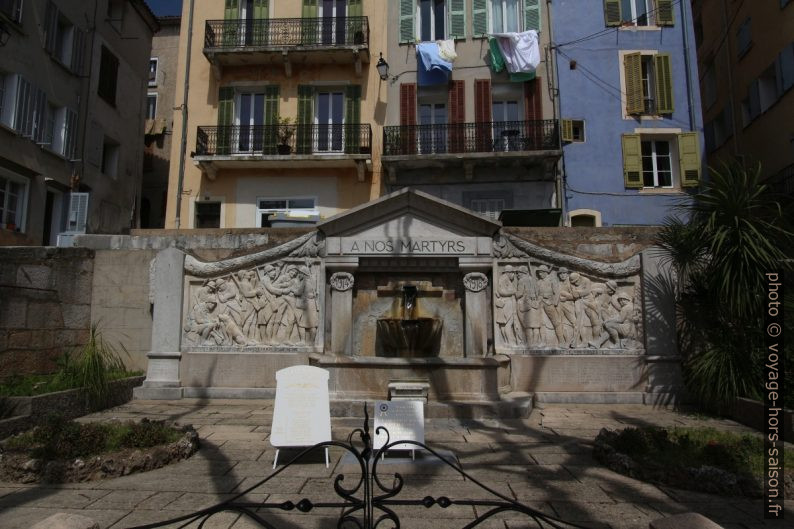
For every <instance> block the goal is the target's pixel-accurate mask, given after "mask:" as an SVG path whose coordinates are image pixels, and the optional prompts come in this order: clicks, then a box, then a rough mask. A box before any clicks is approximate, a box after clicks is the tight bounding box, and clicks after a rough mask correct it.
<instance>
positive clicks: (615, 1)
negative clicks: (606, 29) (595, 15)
mask: <svg viewBox="0 0 794 529" xmlns="http://www.w3.org/2000/svg"><path fill="white" fill-rule="evenodd" d="M604 19H605V20H606V24H607V26H619V25H621V24H622V23H623V13H621V12H620V0H604Z"/></svg>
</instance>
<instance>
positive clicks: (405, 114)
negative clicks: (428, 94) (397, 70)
mask: <svg viewBox="0 0 794 529" xmlns="http://www.w3.org/2000/svg"><path fill="white" fill-rule="evenodd" d="M400 125H403V127H402V128H401V129H400V131H401V132H400V137H399V140H398V141H399V146H393V150H395V151H399V152H400V153H402V154H413V153H415V152H416V128H415V127H414V125H416V83H401V84H400Z"/></svg>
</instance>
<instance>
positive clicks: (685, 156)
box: [678, 132, 701, 187]
mask: <svg viewBox="0 0 794 529" xmlns="http://www.w3.org/2000/svg"><path fill="white" fill-rule="evenodd" d="M678 160H679V163H680V166H681V186H682V187H696V186H697V185H698V184H699V183H700V167H701V164H700V138H699V137H698V133H697V132H684V133H682V134H679V135H678Z"/></svg>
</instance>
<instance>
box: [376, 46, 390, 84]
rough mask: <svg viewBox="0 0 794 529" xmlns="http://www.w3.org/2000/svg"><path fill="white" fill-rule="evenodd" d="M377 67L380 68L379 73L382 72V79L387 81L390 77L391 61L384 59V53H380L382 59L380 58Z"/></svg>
mask: <svg viewBox="0 0 794 529" xmlns="http://www.w3.org/2000/svg"><path fill="white" fill-rule="evenodd" d="M375 68H377V69H378V74H380V78H381V81H385V80H386V79H388V78H389V63H387V62H386V61H385V60H384V59H383V53H381V54H380V59H378V63H377V64H376V65H375Z"/></svg>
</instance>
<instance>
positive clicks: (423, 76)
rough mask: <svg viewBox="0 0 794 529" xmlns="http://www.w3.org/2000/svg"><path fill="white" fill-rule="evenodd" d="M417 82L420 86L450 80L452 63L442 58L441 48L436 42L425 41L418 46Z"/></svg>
mask: <svg viewBox="0 0 794 529" xmlns="http://www.w3.org/2000/svg"><path fill="white" fill-rule="evenodd" d="M416 54H417V55H418V60H417V61H416V83H417V84H418V85H419V86H432V85H437V84H444V83H448V82H449V76H450V73H451V72H452V63H451V62H448V61H445V60H444V59H442V58H441V55H440V49H439V46H438V44H436V43H435V42H423V43H421V44H418V45H417V46H416Z"/></svg>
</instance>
